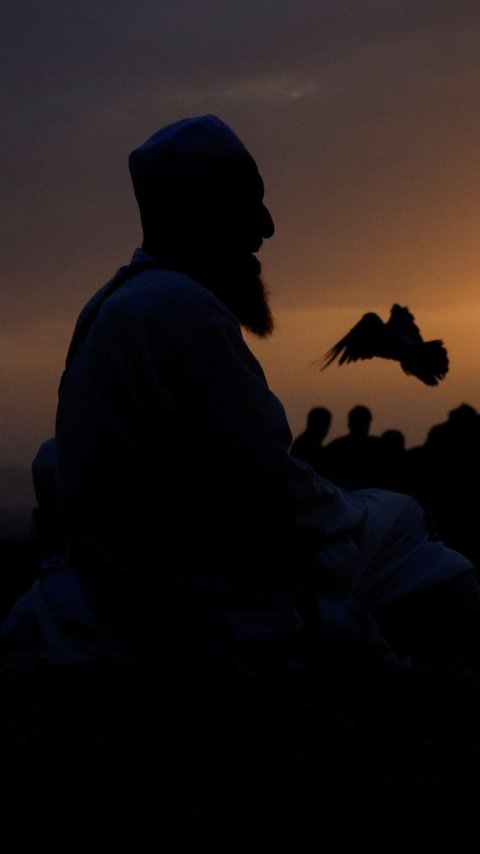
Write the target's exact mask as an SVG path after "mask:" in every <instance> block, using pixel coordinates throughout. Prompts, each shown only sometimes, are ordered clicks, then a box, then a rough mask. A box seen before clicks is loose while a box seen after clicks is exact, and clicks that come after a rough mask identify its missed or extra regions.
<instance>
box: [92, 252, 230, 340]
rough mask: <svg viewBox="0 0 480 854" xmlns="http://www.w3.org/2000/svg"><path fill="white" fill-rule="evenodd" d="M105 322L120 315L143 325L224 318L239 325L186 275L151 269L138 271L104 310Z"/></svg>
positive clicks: (219, 303)
mask: <svg viewBox="0 0 480 854" xmlns="http://www.w3.org/2000/svg"><path fill="white" fill-rule="evenodd" d="M102 313H103V315H104V319H105V320H108V319H111V320H114V319H115V318H116V317H118V316H119V315H121V316H123V317H125V316H126V317H128V318H131V320H132V321H137V322H138V323H140V324H150V323H154V324H155V326H156V327H157V328H158V326H168V325H169V324H172V323H174V324H177V323H184V324H185V323H187V324H188V323H199V322H201V323H205V322H207V321H208V320H209V319H212V320H213V319H215V318H221V319H222V320H223V321H225V322H227V323H231V324H233V325H236V324H237V321H236V319H235V318H234V316H233V315H232V314H231V312H230V311H229V310H228V309H227V307H226V306H225V305H224V304H223V303H222V302H221V301H220V300H219V299H218V298H217V297H216V296H215V295H214V294H213V293H211V291H209V290H208V289H207V288H205V287H204V286H203V285H201V284H200V283H199V282H197V281H195V279H192V278H191V277H190V276H188V275H187V274H185V273H181V272H178V271H175V270H167V269H162V268H160V267H151V268H148V269H142V270H139V271H135V269H134V268H133V269H132V273H131V275H130V276H128V278H127V279H126V280H125V281H124V282H123V283H122V284H121V286H120V287H119V288H118V290H117V291H115V292H114V293H113V294H112V295H111V296H109V297H108V298H107V299H106V300H105V303H104V305H103V306H102Z"/></svg>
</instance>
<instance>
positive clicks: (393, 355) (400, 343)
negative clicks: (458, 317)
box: [317, 305, 448, 386]
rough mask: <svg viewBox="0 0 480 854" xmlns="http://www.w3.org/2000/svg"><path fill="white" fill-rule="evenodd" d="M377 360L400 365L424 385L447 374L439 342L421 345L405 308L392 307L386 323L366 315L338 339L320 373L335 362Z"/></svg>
mask: <svg viewBox="0 0 480 854" xmlns="http://www.w3.org/2000/svg"><path fill="white" fill-rule="evenodd" d="M374 356H379V357H381V358H383V359H393V360H394V361H396V362H400V365H401V367H402V368H403V370H404V371H405V373H406V374H412V375H413V376H415V377H418V379H419V380H422V382H424V383H426V385H431V386H434V385H438V382H439V380H442V379H443V378H444V376H445V374H446V373H447V372H448V354H447V351H446V349H445V347H444V345H443V341H438V340H436V341H424V340H423V338H422V336H421V334H420V330H419V328H418V326H417V325H416V324H415V318H414V316H413V314H412V313H411V312H410V311H409V310H408V308H406V307H403V306H400V305H393V306H392V308H391V310H390V317H389V319H388V320H387V322H386V323H384V322H383V320H381V319H380V317H379V316H378V314H374V313H373V312H369V313H368V314H364V315H363V317H362V319H361V320H359V322H358V323H357V324H356V325H355V326H354V327H353V328H352V329H351V330H350V332H348V333H347V334H346V335H345V336H344V337H343V338H341V339H340V341H338V342H337V343H336V344H335V345H334V346H333V347H332V348H331V349H330V350H329V351H328V352H327V353H326V354H325V356H324V357H323V358H322V359H319V360H317V362H320V363H322V370H324V369H325V368H328V366H329V365H331V364H332V362H334V361H335V359H338V362H339V364H340V365H343V363H344V362H356V361H357V360H358V359H372V358H373V357H374Z"/></svg>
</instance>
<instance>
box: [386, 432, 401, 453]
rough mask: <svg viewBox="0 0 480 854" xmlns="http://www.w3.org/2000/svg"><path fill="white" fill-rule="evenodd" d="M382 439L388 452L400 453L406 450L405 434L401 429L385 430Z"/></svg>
mask: <svg viewBox="0 0 480 854" xmlns="http://www.w3.org/2000/svg"><path fill="white" fill-rule="evenodd" d="M381 439H382V444H383V447H384V448H385V450H386V451H387V452H390V453H392V454H398V453H400V452H401V451H404V450H405V436H404V435H403V433H402V431H401V430H385V432H384V433H382V436H381Z"/></svg>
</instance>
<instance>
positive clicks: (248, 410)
mask: <svg viewBox="0 0 480 854" xmlns="http://www.w3.org/2000/svg"><path fill="white" fill-rule="evenodd" d="M130 172H131V175H132V179H133V185H134V189H135V194H136V197H137V201H138V204H139V207H140V214H141V219H142V225H143V233H144V240H143V247H142V249H137V250H136V252H135V254H134V256H133V259H132V261H131V264H130V265H129V266H128V267H127V268H124V269H122V270H121V271H120V272H119V273H118V274H117V276H116V277H115V278H114V279H113V280H112V282H110V283H109V284H108V285H106V286H105V287H104V288H103V289H102V290H101V291H100V292H99V293H98V294H97V295H96V296H95V297H93V299H92V300H91V301H90V303H88V305H87V306H86V307H85V309H84V310H83V312H82V313H81V315H80V318H79V320H78V323H77V326H76V330H75V333H74V336H73V339H72V343H71V346H70V350H69V354H68V356H67V366H66V371H65V374H64V376H63V380H62V383H61V388H60V398H59V406H58V416H57V445H58V473H59V500H60V503H61V506H62V508H63V513H64V518H65V527H66V537H67V546H68V561H69V567H70V570H69V572H70V576H69V578H70V580H69V579H68V578H67V577H66V576H65V575H64V576H62V577H58V576H57V580H56V581H55V580H54V579H53V580H52V579H50V580H49V579H48V578H47V579H45V580H44V582H42V585H41V588H40V589H38V588H37V591H36V594H37V600H36V601H37V605H38V602H39V601H40V603H41V607H37V611H36V613H37V618H38V619H39V620H40V623H41V624H42V631H43V632H44V635H45V637H46V639H47V642H48V643H49V647H50V653H49V654H50V655H51V656H52V657H54V658H55V656H56V654H57V652H56V648H57V647H58V644H59V643H60V642H61V639H62V638H63V639H65V640H66V647H64V648H62V650H61V653H60V657H62V656H64V657H67V658H68V647H70V648H72V645H73V646H74V647H75V650H77V651H78V650H80V653H81V644H79V640H80V641H81V640H82V626H83V627H84V628H85V631H84V635H85V637H86V640H87V641H88V642H89V643H90V644H91V647H90V648H92V647H93V648H94V649H95V646H96V648H97V649H98V648H100V646H101V637H103V638H104V639H106V641H105V642H106V644H107V646H108V644H109V643H110V644H111V645H113V646H114V647H115V648H118V649H124V650H132V649H137V650H139V651H140V652H142V653H143V652H145V651H148V650H152V649H154V650H155V654H156V655H158V650H159V649H161V650H162V656H163V657H165V655H166V654H168V652H166V650H167V651H170V650H171V649H172V646H174V645H175V642H176V641H175V640H172V638H173V639H177V640H178V639H179V638H183V639H185V638H187V639H188V640H187V646H189V648H190V650H191V651H192V652H193V651H194V650H197V651H198V650H201V649H202V648H203V647H202V644H203V643H205V644H206V645H207V646H208V643H209V642H210V640H211V639H212V638H215V639H216V640H217V641H218V640H219V639H220V638H225V639H227V641H228V643H231V642H232V640H235V641H240V642H241V641H242V640H245V639H248V640H249V641H250V640H252V639H263V640H265V639H266V638H269V637H273V636H278V635H283V636H286V635H287V636H288V635H289V634H294V635H295V634H297V633H298V632H299V631H301V629H302V627H303V625H304V623H305V621H308V620H312V619H317V618H318V619H320V620H321V619H322V618H321V611H322V607H321V604H322V603H327V611H328V614H329V619H331V617H332V613H334V612H335V613H337V614H338V610H339V609H340V611H341V610H342V608H345V609H346V612H348V607H349V606H348V602H349V601H350V600H355V602H356V603H357V605H358V607H364V606H365V605H366V606H369V607H370V606H371V607H374V608H375V607H377V606H379V605H382V604H383V603H385V602H387V603H388V602H390V601H391V600H397V599H398V598H399V597H402V596H405V595H406V594H408V593H409V592H411V591H413V590H416V589H418V588H426V587H428V586H429V585H431V584H433V583H435V582H437V581H441V580H445V579H449V578H453V577H455V576H456V575H458V574H459V573H463V572H465V571H466V570H467V569H468V567H469V563H468V561H466V560H465V559H464V558H463V557H462V556H460V555H459V554H457V553H456V552H452V551H449V550H447V549H445V548H444V547H443V545H442V544H440V543H432V542H428V540H427V535H426V532H425V527H424V524H423V515H422V511H421V510H420V508H419V507H418V505H417V504H416V503H415V502H414V501H413V500H412V499H410V498H407V497H406V496H401V495H394V494H391V493H383V492H381V491H375V490H370V491H363V492H358V493H349V492H346V491H343V490H341V489H339V488H338V487H336V486H335V485H334V484H333V483H330V482H329V481H328V480H325V479H323V478H321V477H318V476H317V475H316V474H315V473H314V471H313V470H312V468H311V467H310V466H308V465H306V464H304V463H302V462H299V461H297V460H295V459H294V458H293V457H292V456H291V455H290V454H289V453H288V448H289V446H290V443H291V438H292V437H291V433H290V430H289V427H288V424H287V421H286V418H285V413H284V410H283V407H282V405H281V404H280V402H279V401H278V400H277V398H276V397H275V396H274V395H273V394H272V392H271V391H270V390H269V388H268V386H267V383H266V381H265V377H264V375H263V372H262V369H261V367H260V365H259V364H258V362H257V361H256V359H255V358H254V356H253V355H252V353H251V352H250V350H249V349H248V347H247V345H246V344H245V342H244V340H243V338H242V334H241V328H240V327H241V326H244V327H245V328H247V329H250V330H251V331H252V332H254V333H255V334H257V335H260V336H265V335H268V334H269V333H270V332H271V331H272V329H273V320H272V315H271V311H270V307H269V303H268V297H267V293H266V290H265V287H264V285H263V283H262V279H261V276H260V273H261V268H260V263H259V261H258V260H257V257H256V253H257V252H258V250H259V249H260V247H261V245H262V242H263V240H264V239H266V238H269V237H271V236H272V235H273V231H274V226H273V222H272V218H271V216H270V213H269V211H268V209H267V208H266V207H265V204H264V202H263V182H262V179H261V177H260V175H259V172H258V169H257V167H256V164H255V162H254V160H253V159H252V157H251V155H250V154H249V153H248V152H247V150H246V149H245V147H244V145H243V144H242V143H241V141H240V140H239V139H238V137H237V136H236V135H235V134H234V133H233V131H232V130H231V129H230V128H228V127H227V126H226V125H225V124H224V123H223V122H221V121H220V120H219V119H217V118H215V117H213V116H203V117H199V118H193V119H186V120H184V121H180V122H177V123H176V124H173V125H170V126H168V127H166V128H164V129H162V130H161V131H159V132H158V133H157V134H155V135H154V136H153V137H151V138H150V139H149V140H147V142H146V143H145V144H144V145H142V146H141V147H140V148H138V149H136V150H135V151H134V152H133V153H132V154H131V156H130ZM62 585H63V586H62ZM69 585H70V587H71V589H70V592H68V590H67V588H68V587H69ZM59 591H60V592H59ZM69 597H70V598H69ZM80 600H81V608H80V607H77V605H78V602H79V601H80ZM333 601H335V602H336V603H337V605H338V608H337V610H335V608H334V609H333V611H332V608H331V607H330V606H329V605H328V603H332V602H333ZM49 613H50V615H51V620H50V624H49V619H50V618H49V616H48V614H49ZM319 614H320V616H319ZM38 615H40V616H38ZM344 617H345V615H344V616H343V617H341V620H340V622H342V619H343V620H344ZM347 619H348V613H347ZM72 621H73V623H74V625H75V632H72ZM52 623H53V626H54V631H51V629H52ZM45 629H46V630H45ZM96 633H97V634H96ZM73 635H75V637H72V636H73ZM166 638H167V640H166ZM52 639H53V640H52ZM87 647H88V644H87Z"/></svg>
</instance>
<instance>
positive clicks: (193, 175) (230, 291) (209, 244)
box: [129, 116, 274, 336]
mask: <svg viewBox="0 0 480 854" xmlns="http://www.w3.org/2000/svg"><path fill="white" fill-rule="evenodd" d="M129 166H130V173H131V176H132V181H133V186H134V190H135V195H136V198H137V201H138V204H139V208H140V215H141V219H142V226H143V238H144V239H143V246H144V249H145V250H146V251H147V252H148V253H149V254H150V255H152V256H153V257H154V258H156V259H157V260H158V261H159V263H161V264H162V266H166V267H169V268H170V269H174V270H180V271H182V272H185V273H187V274H189V275H191V276H193V277H194V278H196V279H197V280H198V281H200V282H201V283H202V284H204V285H205V286H206V287H208V288H209V289H210V290H212V291H213V292H214V293H216V294H217V296H219V298H220V299H221V300H222V301H223V302H224V303H225V304H226V305H227V306H228V307H229V308H230V309H231V311H233V313H234V314H235V315H236V316H237V317H238V319H239V321H240V322H241V323H242V324H243V325H244V326H246V327H247V328H248V329H250V330H251V331H252V332H255V333H256V334H257V335H261V336H264V335H268V334H269V333H270V332H271V331H272V329H273V319H272V315H271V312H270V308H269V305H268V296H267V292H266V289H265V286H264V285H263V282H262V280H261V275H260V274H261V265H260V262H259V261H258V259H257V257H256V255H255V253H256V252H258V250H259V249H260V247H261V245H262V242H263V240H264V239H265V238H268V237H271V236H272V235H273V233H274V225H273V220H272V217H271V215H270V212H269V211H268V209H267V208H266V207H265V205H264V203H263V193H264V187H263V181H262V179H261V176H260V174H259V172H258V169H257V166H256V164H255V161H254V160H253V158H252V156H251V155H250V154H249V152H248V151H247V149H246V148H245V146H244V145H243V143H242V142H241V141H240V140H239V139H238V137H237V136H236V135H235V134H234V132H233V131H232V130H231V129H230V128H229V127H228V126H227V125H226V124H224V122H222V121H221V120H220V119H218V118H216V117H215V116H199V117H196V118H190V119H184V120H182V121H179V122H175V123H174V124H172V125H168V126H167V127H165V128H163V129H162V130H159V131H158V132H157V133H156V134H154V135H153V136H152V137H150V139H148V140H147V141H146V142H145V143H144V144H143V145H142V146H140V147H139V148H137V149H135V151H132V153H131V154H130V158H129Z"/></svg>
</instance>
